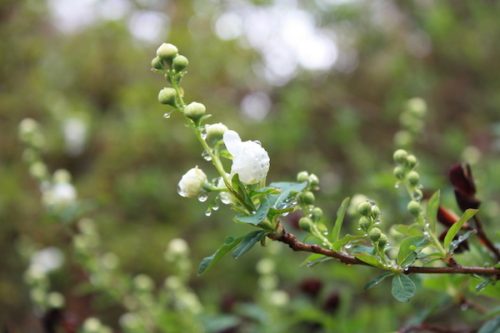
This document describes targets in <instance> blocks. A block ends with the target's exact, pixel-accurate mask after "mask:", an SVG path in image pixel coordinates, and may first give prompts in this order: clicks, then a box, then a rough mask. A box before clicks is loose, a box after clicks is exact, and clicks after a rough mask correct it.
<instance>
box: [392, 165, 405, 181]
mask: <svg viewBox="0 0 500 333" xmlns="http://www.w3.org/2000/svg"><path fill="white" fill-rule="evenodd" d="M393 174H394V176H395V177H396V178H397V179H399V180H402V179H403V178H404V177H405V168H403V167H402V166H401V165H398V166H397V167H395V168H394V171H393Z"/></svg>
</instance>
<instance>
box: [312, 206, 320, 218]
mask: <svg viewBox="0 0 500 333" xmlns="http://www.w3.org/2000/svg"><path fill="white" fill-rule="evenodd" d="M311 215H312V218H313V220H314V221H319V220H321V218H322V217H323V210H322V209H321V208H319V207H314V209H313V210H312V212H311Z"/></svg>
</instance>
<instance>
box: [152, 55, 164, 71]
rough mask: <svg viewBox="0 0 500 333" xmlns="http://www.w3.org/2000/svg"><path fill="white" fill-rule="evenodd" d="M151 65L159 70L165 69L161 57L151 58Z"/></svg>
mask: <svg viewBox="0 0 500 333" xmlns="http://www.w3.org/2000/svg"><path fill="white" fill-rule="evenodd" d="M151 67H152V68H154V69H158V70H160V69H163V62H162V61H161V59H160V57H154V58H153V60H151Z"/></svg>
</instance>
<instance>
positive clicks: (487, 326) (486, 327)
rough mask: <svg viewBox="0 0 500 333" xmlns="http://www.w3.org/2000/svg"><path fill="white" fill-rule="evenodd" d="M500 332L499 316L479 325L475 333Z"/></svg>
mask: <svg viewBox="0 0 500 333" xmlns="http://www.w3.org/2000/svg"><path fill="white" fill-rule="evenodd" d="M498 332H500V316H498V317H496V318H493V319H491V320H488V321H487V322H486V323H484V324H483V326H481V328H480V329H479V331H478V332H477V333H498Z"/></svg>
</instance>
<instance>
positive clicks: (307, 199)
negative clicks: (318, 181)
mask: <svg viewBox="0 0 500 333" xmlns="http://www.w3.org/2000/svg"><path fill="white" fill-rule="evenodd" d="M315 200H316V198H315V197H314V193H312V192H310V191H307V192H304V193H302V194H301V195H300V202H302V203H303V204H306V205H312V204H313V203H314V201H315Z"/></svg>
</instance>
